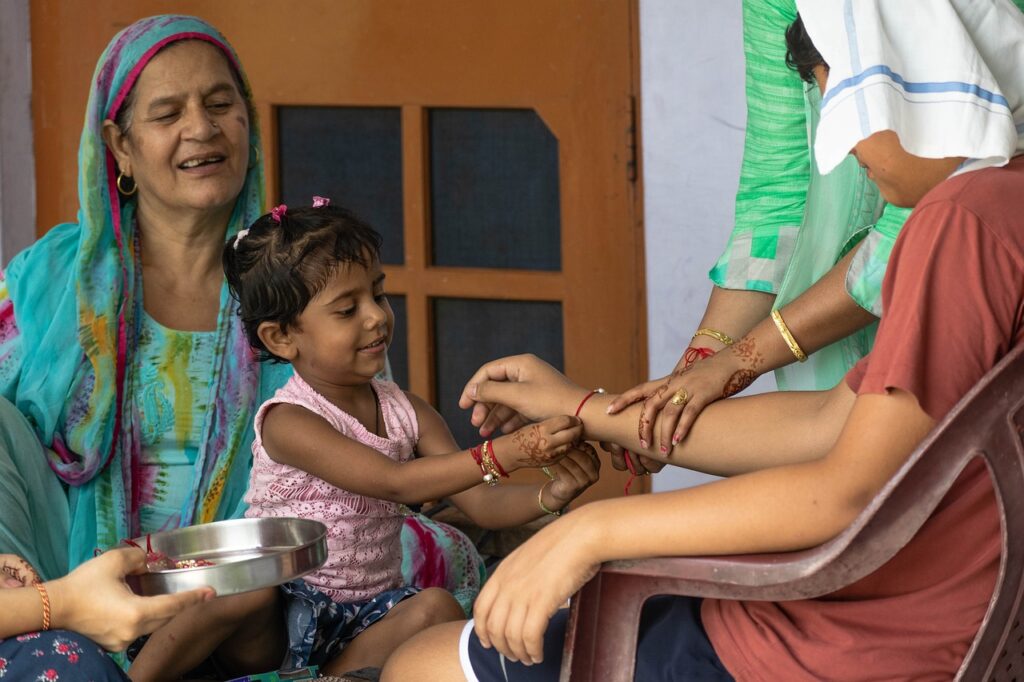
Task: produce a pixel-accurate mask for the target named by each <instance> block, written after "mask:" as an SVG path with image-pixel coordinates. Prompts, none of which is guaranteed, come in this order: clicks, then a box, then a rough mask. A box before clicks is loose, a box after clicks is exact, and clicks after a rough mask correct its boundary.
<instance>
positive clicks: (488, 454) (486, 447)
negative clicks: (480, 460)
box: [483, 440, 508, 478]
mask: <svg viewBox="0 0 1024 682" xmlns="http://www.w3.org/2000/svg"><path fill="white" fill-rule="evenodd" d="M483 456H484V461H489V462H491V464H493V465H494V468H495V470H496V471H497V472H498V475H499V476H501V477H502V478H508V472H507V471H505V467H503V466H501V462H499V461H498V458H497V456H495V454H494V443H492V442H491V441H489V440H485V441H484V444H483Z"/></svg>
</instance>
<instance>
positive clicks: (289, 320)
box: [223, 206, 381, 362]
mask: <svg viewBox="0 0 1024 682" xmlns="http://www.w3.org/2000/svg"><path fill="white" fill-rule="evenodd" d="M278 215H279V216H280V220H278V218H275V217H274V215H272V214H270V213H268V214H266V215H263V216H260V217H259V218H257V219H256V222H254V223H253V224H252V226H251V227H250V228H249V231H248V232H246V233H240V235H242V236H238V237H232V238H231V239H229V240H228V242H227V243H226V244H225V245H224V254H223V263H224V273H225V275H226V276H227V280H228V288H229V289H230V291H231V295H232V296H233V297H234V298H235V300H237V301H238V303H239V313H240V314H241V316H242V324H243V326H244V327H245V333H246V336H247V337H248V339H249V344H250V345H251V346H252V347H253V348H254V349H256V351H258V353H259V355H260V360H261V361H263V360H270V361H271V362H283V360H282V359H281V358H279V357H277V356H275V355H274V354H273V353H271V352H270V351H269V350H268V349H267V347H266V346H265V345H264V344H263V342H262V341H261V340H260V338H259V335H258V334H257V333H256V331H257V330H258V329H259V326H260V324H261V323H262V322H276V323H277V324H279V325H281V327H282V329H287V328H288V326H289V325H294V324H295V321H296V319H298V317H299V315H301V314H302V311H303V310H305V309H306V306H307V305H308V304H309V302H310V301H311V300H312V299H313V298H315V297H316V295H317V294H318V293H320V291H322V290H323V288H324V287H325V286H327V282H328V281H329V280H330V278H331V276H332V275H334V273H335V272H336V271H337V270H338V268H339V267H341V266H342V265H344V264H346V263H359V264H360V265H362V266H363V267H370V266H371V265H372V264H373V263H374V262H376V261H377V260H379V259H380V248H381V237H380V235H379V234H378V233H377V232H376V230H374V229H373V228H372V227H370V226H369V225H367V224H366V223H364V222H363V221H362V220H360V219H359V218H357V217H356V216H355V215H354V214H352V213H351V212H350V211H348V210H346V209H344V208H341V207H338V206H321V207H318V208H312V207H308V206H303V207H300V208H295V209H287V210H285V211H281V212H279V213H278Z"/></svg>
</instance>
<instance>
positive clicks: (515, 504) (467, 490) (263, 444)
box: [164, 197, 599, 673]
mask: <svg viewBox="0 0 1024 682" xmlns="http://www.w3.org/2000/svg"><path fill="white" fill-rule="evenodd" d="M380 245H381V240H380V237H379V235H378V234H377V233H376V232H375V231H374V230H372V229H371V228H370V227H368V226H367V225H366V224H364V223H362V222H361V221H360V220H358V219H357V218H356V217H355V216H353V215H352V214H351V213H349V212H348V211H346V210H344V209H341V208H337V207H334V206H330V205H329V201H328V200H326V199H321V198H319V197H318V198H317V199H316V202H315V203H314V207H307V208H298V209H291V210H289V209H287V208H286V207H285V206H279V207H277V208H275V209H274V210H273V211H272V212H271V213H269V214H267V215H265V216H263V217H261V218H259V219H258V220H257V221H256V222H255V223H254V224H253V225H252V227H251V228H250V229H249V230H246V231H243V232H242V233H239V236H238V238H237V239H233V240H231V241H229V242H228V244H227V245H226V246H225V249H224V269H225V271H226V273H227V278H228V283H229V285H230V287H231V290H232V293H233V294H234V295H235V297H236V298H237V299H238V300H239V302H240V304H241V306H240V312H241V316H242V320H243V324H244V326H245V329H246V333H247V334H248V336H249V340H250V342H251V344H252V346H253V347H254V348H255V349H256V350H257V351H258V352H259V353H260V355H261V356H262V359H265V360H269V361H272V362H289V363H291V365H292V367H294V369H295V374H294V376H293V377H292V378H291V379H290V380H289V382H288V383H287V384H286V385H285V386H284V387H283V388H282V389H281V390H279V391H278V392H277V394H276V395H275V396H274V397H273V398H271V399H270V400H268V401H267V402H266V403H264V405H263V406H262V407H261V408H260V410H259V411H258V413H257V415H256V439H255V442H254V443H253V457H254V459H253V469H252V474H251V478H250V484H249V491H248V493H247V495H246V498H245V499H246V502H248V503H249V505H250V508H249V511H248V512H247V516H250V517H263V516H299V517H304V518H313V519H317V520H319V521H322V522H323V523H325V524H326V525H327V527H328V528H329V533H328V540H327V543H328V558H327V562H326V563H325V564H324V566H323V567H321V568H320V569H319V570H318V571H315V572H314V573H312V574H310V575H307V576H306V577H305V579H303V580H296V581H293V582H291V583H289V584H287V585H285V586H283V591H284V594H285V597H284V609H285V612H286V623H287V624H286V629H287V638H288V657H287V660H286V662H285V665H286V667H287V666H295V667H300V666H303V665H310V664H312V665H321V666H322V671H323V672H324V673H342V672H345V671H347V670H355V669H358V668H362V667H367V666H380V665H382V664H383V662H384V660H385V658H386V657H387V656H388V655H389V654H390V653H391V651H392V650H394V649H395V648H396V647H397V646H398V645H399V644H400V643H402V642H403V641H404V640H406V639H407V638H408V637H410V636H411V635H412V634H414V633H416V632H418V631H420V630H422V629H423V628H424V627H426V626H427V625H431V624H434V623H439V622H445V621H450V620H457V619H459V618H462V617H463V614H462V609H461V607H460V606H459V605H458V603H457V602H456V601H455V599H454V597H452V596H451V594H449V593H448V592H446V591H444V590H442V589H440V588H429V589H426V590H423V591H419V590H418V589H417V588H414V587H408V586H403V585H401V572H400V567H401V560H402V556H401V549H400V542H399V533H400V530H401V527H402V522H403V514H404V513H405V512H406V510H405V507H404V506H403V505H405V504H415V503H420V502H425V501H428V500H435V499H438V498H441V497H446V496H451V499H452V501H453V502H454V503H455V504H456V505H458V507H459V508H460V509H462V510H463V511H464V512H465V513H466V514H467V515H468V516H469V517H470V518H472V519H473V520H474V521H475V522H476V523H478V524H479V525H481V526H484V527H500V526H511V525H517V524H522V523H525V522H527V521H530V520H532V519H535V518H537V517H539V516H544V515H547V514H554V515H557V514H558V513H560V511H561V510H562V509H564V508H565V506H566V505H567V504H568V503H569V502H570V501H571V500H572V499H573V498H575V497H576V496H577V495H579V494H580V493H581V492H582V491H583V490H585V489H586V488H587V487H588V486H590V485H591V484H592V483H593V482H594V481H595V480H596V479H597V473H598V467H599V463H598V460H597V456H596V453H595V452H594V451H593V449H592V448H590V447H589V446H581V447H579V448H577V447H576V445H575V444H576V442H577V441H578V440H579V437H580V433H581V431H582V429H581V425H580V422H579V420H578V419H577V418H575V417H569V416H559V417H555V418H553V419H548V420H546V421H543V422H541V423H538V424H531V425H528V426H525V427H523V428H522V429H520V430H518V431H516V432H514V433H512V434H509V435H506V436H502V437H500V438H496V439H494V440H493V441H486V442H485V443H483V444H482V445H480V446H478V447H474V448H472V449H471V450H470V451H459V449H458V446H457V445H456V444H455V441H454V439H453V438H452V436H451V433H450V432H449V430H448V427H447V426H446V425H445V423H444V421H443V420H442V419H441V416H440V415H439V414H438V413H437V412H436V411H434V410H433V409H432V408H431V407H430V406H429V405H428V404H427V403H426V401H424V400H423V399H421V398H419V397H417V396H415V395H411V394H407V393H404V392H403V391H402V390H401V389H399V388H398V386H396V385H395V384H394V383H391V382H388V381H382V380H379V379H376V378H375V377H376V376H377V375H378V373H380V372H381V370H382V369H384V362H385V357H386V354H387V348H388V344H389V343H390V341H391V337H392V332H393V328H394V315H393V313H392V311H391V307H390V306H389V305H388V301H387V297H386V296H385V294H384V274H383V272H382V271H381V265H380V258H379V254H380ZM563 458H564V459H563ZM560 460H561V461H560ZM548 465H550V467H549V468H546V471H547V472H548V475H549V477H550V478H549V479H548V480H547V482H545V483H544V484H543V485H542V486H538V485H536V484H524V485H510V484H507V483H501V484H500V485H499V484H498V483H499V480H500V479H501V478H504V477H507V475H508V473H509V472H511V471H514V470H515V469H518V468H521V467H548ZM203 637H204V633H203V631H202V628H201V627H195V626H193V627H192V628H191V629H190V631H189V632H182V633H180V635H179V637H178V638H177V640H176V641H175V642H174V643H173V644H171V643H170V642H168V644H169V646H167V647H164V652H165V657H166V660H167V664H168V665H172V664H173V662H174V661H175V660H176V659H177V658H178V656H179V655H180V654H181V652H183V651H185V650H189V651H195V649H196V648H197V647H199V648H202V647H205V646H209V644H208V643H207V639H202V640H200V638H203ZM281 648H282V655H284V653H285V650H284V649H285V646H284V642H283V641H282V642H281ZM182 672H184V671H182Z"/></svg>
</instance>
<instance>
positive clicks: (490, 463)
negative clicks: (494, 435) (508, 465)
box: [480, 440, 508, 486]
mask: <svg viewBox="0 0 1024 682" xmlns="http://www.w3.org/2000/svg"><path fill="white" fill-rule="evenodd" d="M490 445H491V441H489V440H485V441H484V443H483V445H481V446H480V463H481V466H482V467H483V469H484V471H485V472H486V473H485V474H484V482H485V483H487V485H489V486H496V485H498V482H499V481H500V480H501V476H502V473H501V471H499V469H498V467H497V465H496V463H495V459H494V451H493V450H492V449H491V447H490ZM505 477H506V478H508V474H505Z"/></svg>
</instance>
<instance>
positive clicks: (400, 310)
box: [388, 294, 409, 389]
mask: <svg viewBox="0 0 1024 682" xmlns="http://www.w3.org/2000/svg"><path fill="white" fill-rule="evenodd" d="M388 302H389V303H391V309H392V310H394V311H395V336H394V338H393V339H392V340H391V345H390V346H389V347H388V362H389V363H390V364H391V378H392V379H393V380H394V382H395V383H396V384H398V385H399V386H401V387H402V388H405V389H408V388H409V334H408V332H407V331H406V330H407V329H408V328H409V327H408V325H407V324H406V319H407V318H406V315H405V296H399V295H395V294H388Z"/></svg>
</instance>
